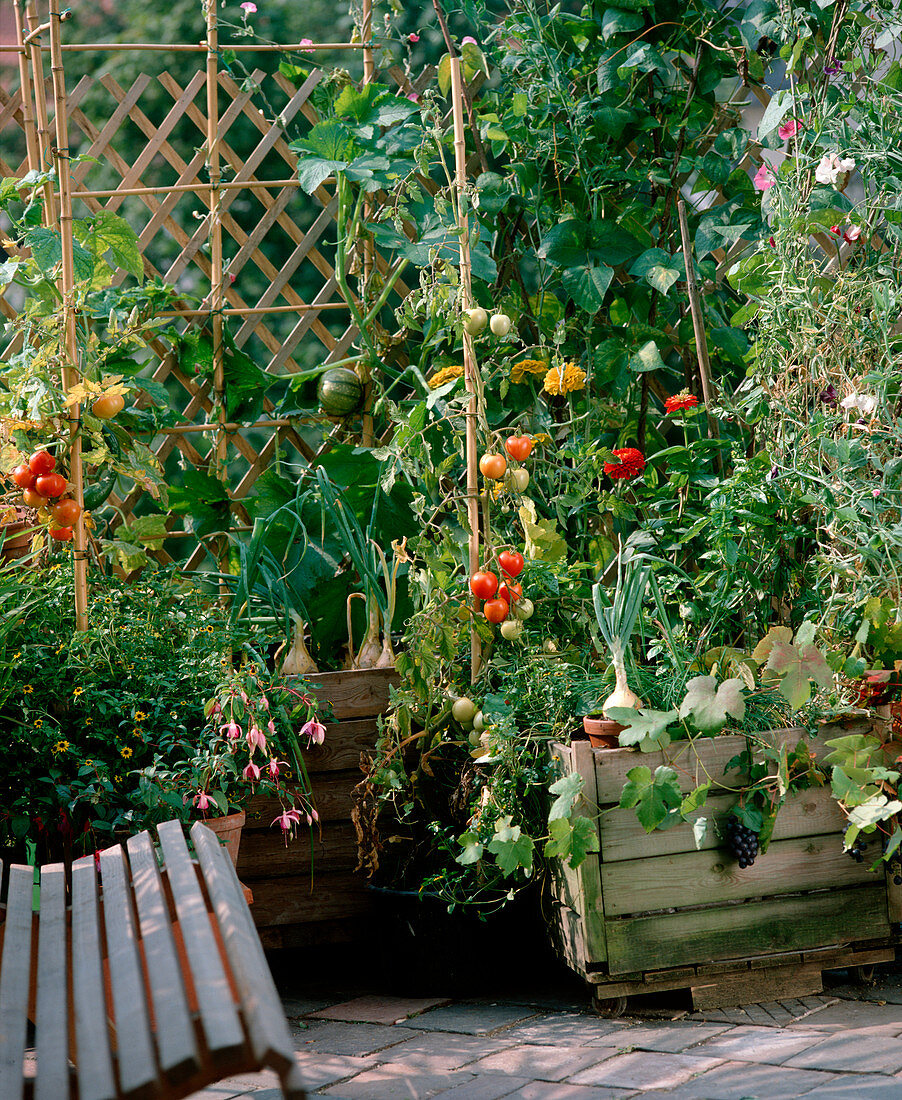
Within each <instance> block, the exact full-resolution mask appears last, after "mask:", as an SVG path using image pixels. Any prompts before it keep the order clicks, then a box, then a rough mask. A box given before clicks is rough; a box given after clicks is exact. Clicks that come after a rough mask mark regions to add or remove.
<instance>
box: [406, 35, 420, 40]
mask: <svg viewBox="0 0 902 1100" xmlns="http://www.w3.org/2000/svg"><path fill="white" fill-rule="evenodd" d="M419 40H420V36H419V35H418V34H409V35H408V36H407V41H408V42H419Z"/></svg>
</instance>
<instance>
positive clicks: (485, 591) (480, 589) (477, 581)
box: [470, 571, 498, 600]
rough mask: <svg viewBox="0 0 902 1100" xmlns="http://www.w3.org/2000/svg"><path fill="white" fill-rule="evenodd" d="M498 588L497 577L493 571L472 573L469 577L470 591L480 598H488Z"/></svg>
mask: <svg viewBox="0 0 902 1100" xmlns="http://www.w3.org/2000/svg"><path fill="white" fill-rule="evenodd" d="M497 588H498V578H497V577H496V576H495V574H494V573H488V572H486V573H483V572H481V571H480V572H479V573H474V574H473V576H472V577H470V591H471V592H472V593H473V595H474V596H476V598H477V599H480V600H490V599H491V598H492V596H494V595H495V592H496V590H497Z"/></svg>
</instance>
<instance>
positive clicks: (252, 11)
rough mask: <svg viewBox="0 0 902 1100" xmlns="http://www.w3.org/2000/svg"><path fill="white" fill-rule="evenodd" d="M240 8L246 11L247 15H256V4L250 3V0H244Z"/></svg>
mask: <svg viewBox="0 0 902 1100" xmlns="http://www.w3.org/2000/svg"><path fill="white" fill-rule="evenodd" d="M241 10H242V11H246V12H247V14H248V15H256V13H257V5H256V4H252V3H251V0H244V3H243V4H242V5H241Z"/></svg>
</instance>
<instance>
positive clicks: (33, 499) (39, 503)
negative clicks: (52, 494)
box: [22, 489, 47, 508]
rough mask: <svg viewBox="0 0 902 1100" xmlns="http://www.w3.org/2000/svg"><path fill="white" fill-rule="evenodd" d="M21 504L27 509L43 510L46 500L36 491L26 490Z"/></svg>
mask: <svg viewBox="0 0 902 1100" xmlns="http://www.w3.org/2000/svg"><path fill="white" fill-rule="evenodd" d="M22 503H23V504H25V505H26V506H27V507H29V508H43V507H44V505H45V504H46V503H47V498H46V497H42V496H41V494H40V493H39V492H38V491H37V489H26V490H25V492H24V493H23V494H22Z"/></svg>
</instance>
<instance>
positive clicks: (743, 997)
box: [689, 964, 824, 1009]
mask: <svg viewBox="0 0 902 1100" xmlns="http://www.w3.org/2000/svg"><path fill="white" fill-rule="evenodd" d="M689 989H690V992H691V993H692V1007H693V1008H695V1009H705V1008H724V1007H726V1006H728V1005H741V1004H757V1003H761V1002H766V1001H782V1000H786V999H787V998H792V997H811V996H814V995H815V994H817V993H822V992H823V989H824V983H823V977H822V973H821V968H820V966H818V965H816V964H815V965H812V966H775V967H771V968H768V969H766V970H763V971H762V970H749V971H747V972H744V973H743V972H739V973H733V974H720V975H718V976H717V977H713V976H712V978H710V979H708V980H707V981H705V980H704V979H698V980H697V984H694V985H690V986H689Z"/></svg>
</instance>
